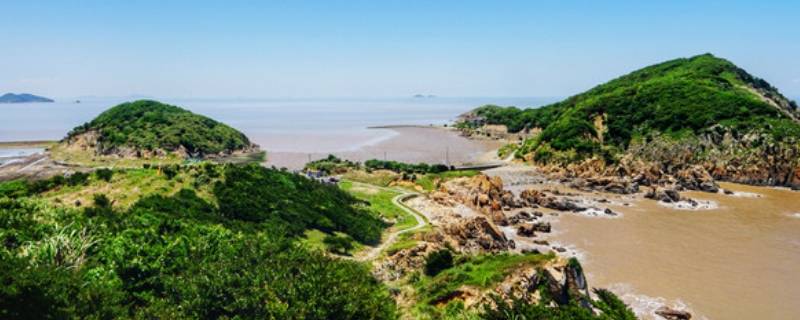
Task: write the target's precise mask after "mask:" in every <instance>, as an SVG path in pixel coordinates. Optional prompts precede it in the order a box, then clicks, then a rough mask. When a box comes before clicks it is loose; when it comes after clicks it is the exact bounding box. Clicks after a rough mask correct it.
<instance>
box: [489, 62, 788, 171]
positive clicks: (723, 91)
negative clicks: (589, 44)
mask: <svg viewBox="0 0 800 320" xmlns="http://www.w3.org/2000/svg"><path fill="white" fill-rule="evenodd" d="M473 114H474V115H477V116H481V117H482V118H483V119H484V120H485V122H486V123H488V124H503V125H506V126H507V127H508V129H509V131H511V132H519V131H523V130H529V129H533V128H541V129H542V131H541V134H539V135H537V136H535V137H533V138H531V139H529V140H528V141H526V142H525V143H524V144H523V145H522V147H521V148H520V149H519V151H518V156H526V155H527V156H529V157H531V158H533V159H534V160H536V161H538V162H552V161H558V162H563V161H575V160H581V159H585V158H587V157H590V156H592V155H601V156H603V157H605V158H606V159H607V160H610V161H613V160H614V159H615V158H618V156H619V155H620V154H621V153H622V152H623V151H624V150H626V149H628V148H629V147H630V146H631V144H632V143H635V142H637V141H647V140H648V139H652V138H653V137H655V136H658V137H668V138H670V139H673V140H684V139H691V138H694V137H698V136H702V135H705V134H707V133H709V132H712V131H726V132H730V133H731V134H733V135H734V136H740V135H744V134H746V133H763V134H766V135H768V136H769V138H770V139H771V140H773V141H775V142H782V141H786V140H787V139H790V140H791V139H796V138H797V137H800V125H798V119H800V111H798V108H797V104H796V103H795V102H793V101H790V100H788V99H786V98H785V97H784V96H783V95H781V94H780V93H779V92H778V90H777V89H776V88H774V87H773V86H771V85H770V84H769V83H767V82H766V81H764V80H762V79H759V78H757V77H754V76H752V75H750V74H749V73H747V72H746V71H745V70H743V69H741V68H739V67H737V66H736V65H734V64H733V63H731V62H729V61H727V60H725V59H721V58H717V57H715V56H713V55H711V54H704V55H699V56H695V57H692V58H682V59H675V60H670V61H667V62H663V63H660V64H656V65H653V66H649V67H646V68H643V69H640V70H637V71H634V72H632V73H630V74H627V75H625V76H622V77H619V78H617V79H614V80H611V81H609V82H607V83H605V84H602V85H599V86H597V87H595V88H593V89H591V90H589V91H586V92H584V93H581V94H578V95H575V96H573V97H570V98H568V99H566V100H564V101H561V102H558V103H555V104H551V105H547V106H543V107H541V108H537V109H518V108H515V107H508V108H504V107H498V106H484V107H481V108H478V109H476V110H474V111H473ZM791 141H794V140H791ZM792 143H793V142H792Z"/></svg>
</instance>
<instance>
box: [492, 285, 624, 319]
mask: <svg viewBox="0 0 800 320" xmlns="http://www.w3.org/2000/svg"><path fill="white" fill-rule="evenodd" d="M595 293H596V294H597V296H598V298H599V299H600V300H599V301H595V302H593V304H594V307H595V308H597V309H599V310H600V311H601V312H600V313H598V314H595V313H593V312H592V310H590V309H587V308H583V307H581V306H578V305H575V304H568V305H561V306H558V305H556V306H554V305H550V304H546V303H538V304H533V303H528V302H525V301H523V300H519V299H514V300H512V301H511V302H507V301H505V300H503V299H501V298H500V297H498V296H493V297H492V299H493V303H487V304H484V305H483V313H481V314H480V318H481V319H486V320H494V319H497V320H501V319H503V320H505V319H547V320H561V319H564V320H566V319H569V320H635V319H636V315H634V314H633V312H632V311H631V310H630V309H629V308H628V307H627V306H626V305H625V304H624V303H623V302H622V301H621V300H619V298H617V296H616V295H614V294H613V293H611V291H608V290H605V289H596V290H595Z"/></svg>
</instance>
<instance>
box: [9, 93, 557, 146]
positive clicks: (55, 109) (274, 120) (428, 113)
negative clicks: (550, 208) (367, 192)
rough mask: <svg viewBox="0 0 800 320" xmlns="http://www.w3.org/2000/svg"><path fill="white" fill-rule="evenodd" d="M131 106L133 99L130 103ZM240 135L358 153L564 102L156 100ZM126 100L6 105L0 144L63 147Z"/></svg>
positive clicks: (266, 143) (260, 141)
mask: <svg viewBox="0 0 800 320" xmlns="http://www.w3.org/2000/svg"><path fill="white" fill-rule="evenodd" d="M129 100H130V99H129ZM158 100H159V101H162V102H164V103H169V104H173V105H177V106H180V107H183V108H185V109H188V110H191V111H193V112H196V113H200V114H203V115H206V116H209V117H211V118H214V119H217V120H219V121H222V122H224V123H226V124H228V125H230V126H232V127H234V128H236V129H239V130H241V131H242V132H244V133H245V134H246V135H247V136H249V137H250V138H251V140H253V141H254V142H255V143H257V144H259V145H261V147H262V149H264V150H267V151H268V152H299V153H326V152H345V151H353V150H356V149H358V148H360V147H363V146H368V145H374V144H376V143H379V142H380V141H383V140H386V139H389V138H391V137H392V136H393V135H396V134H397V133H396V132H395V131H392V130H374V129H367V128H368V127H371V126H384V125H429V124H435V125H441V124H446V123H449V122H451V121H452V120H453V119H455V118H456V117H457V116H458V115H459V114H461V113H464V112H466V111H469V110H471V109H473V108H475V107H478V106H481V105H483V104H489V103H491V104H498V105H515V106H520V107H534V106H540V105H543V104H546V103H550V102H554V101H557V100H559V99H558V98H445V97H437V98H411V97H409V98H397V99H389V98H385V99H376V98H374V99H369V98H363V99H263V100H253V99H239V100H236V99H204V100H198V99H191V100H190V99H158ZM125 101H126V100H125V99H88V100H82V101H81V103H74V102H73V101H56V102H55V103H32V104H2V105H0V108H2V114H3V116H2V117H0V141H30V140H58V139H61V138H63V137H64V136H65V134H66V133H67V132H68V131H69V130H70V129H72V128H74V127H75V126H77V125H80V124H82V123H84V122H87V121H89V120H91V119H93V118H94V117H95V116H97V115H98V114H99V113H101V112H102V111H104V110H106V109H108V108H110V107H112V106H114V105H117V104H119V103H122V102H125Z"/></svg>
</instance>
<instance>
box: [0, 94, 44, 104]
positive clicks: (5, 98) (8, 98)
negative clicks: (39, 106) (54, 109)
mask: <svg viewBox="0 0 800 320" xmlns="http://www.w3.org/2000/svg"><path fill="white" fill-rule="evenodd" d="M30 102H53V99H50V98H45V97H40V96H36V95H32V94H29V93H20V94H13V93H6V94H4V95H2V96H0V103H30Z"/></svg>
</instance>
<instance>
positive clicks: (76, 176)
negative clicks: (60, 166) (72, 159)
mask: <svg viewBox="0 0 800 320" xmlns="http://www.w3.org/2000/svg"><path fill="white" fill-rule="evenodd" d="M88 181H89V174H88V173H85V172H80V171H78V172H75V173H73V174H71V175H70V176H69V177H67V184H68V185H70V186H79V185H85V184H86V182H88Z"/></svg>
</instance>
